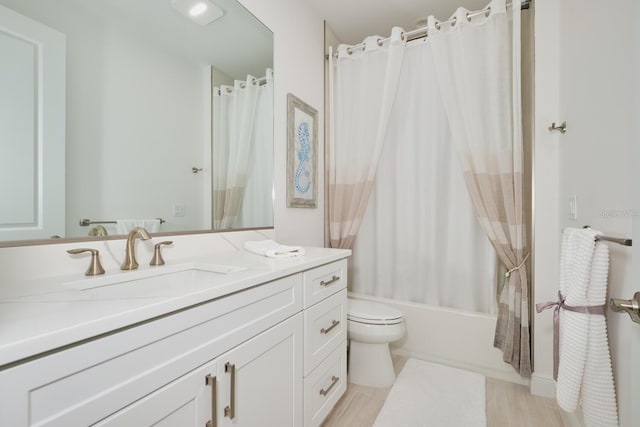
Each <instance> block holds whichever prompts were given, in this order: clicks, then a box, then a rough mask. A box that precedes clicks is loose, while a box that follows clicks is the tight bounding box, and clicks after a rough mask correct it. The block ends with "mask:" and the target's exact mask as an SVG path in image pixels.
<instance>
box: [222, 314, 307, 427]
mask: <svg viewBox="0 0 640 427" xmlns="http://www.w3.org/2000/svg"><path fill="white" fill-rule="evenodd" d="M302 330H303V319H302V313H300V314H297V315H296V316H294V317H292V318H290V319H288V320H286V321H284V322H282V323H280V324H278V325H276V326H274V327H273V328H271V329H269V330H267V331H266V332H263V333H262V334H260V335H258V336H256V337H255V338H253V339H251V340H249V341H247V342H246V343H244V344H241V345H239V346H238V347H236V348H234V349H233V350H231V351H229V352H227V353H225V354H223V355H222V356H220V357H219V358H218V375H217V377H218V384H219V388H218V402H219V406H218V420H219V423H218V425H219V426H221V427H223V426H245V427H255V426H278V427H286V426H302V390H303V379H302Z"/></svg>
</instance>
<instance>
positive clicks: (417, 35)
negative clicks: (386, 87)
mask: <svg viewBox="0 0 640 427" xmlns="http://www.w3.org/2000/svg"><path fill="white" fill-rule="evenodd" d="M532 1H533V0H523V1H522V3H521V5H520V10H529V7H530V6H531V2H532ZM506 6H507V7H510V6H512V3H511V2H508V3H506ZM487 12H488V9H481V10H476V11H473V12H469V13H467V19H471V18H473V17H474V16H478V15H482V14H483V13H487ZM455 20H456V18H455V17H454V18H452V19H448V20H446V21H438V22H437V23H436V26H437V28H438V29H440V25H442V24H451V23H454V22H455ZM427 32H428V27H421V28H417V29H415V30H411V31H407V32H405V33H402V37H403V38H404V39H405V40H406V41H408V42H410V41H413V40H418V39H422V38H425V37H427V36H428V34H427ZM389 40H390V37H386V38H384V39H378V45H379V46H382V45H383V44H384V43H385V42H387V41H389ZM364 47H365V44H364V43H359V44H356V45H353V46H350V47H348V48H347V52H348V53H349V54H351V52H353V50H355V49H362V48H364ZM334 55H335V56H336V58H337V57H338V52H336V53H335V54H334ZM325 59H329V54H326V55H325Z"/></svg>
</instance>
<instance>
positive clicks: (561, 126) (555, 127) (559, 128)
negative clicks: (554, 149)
mask: <svg viewBox="0 0 640 427" xmlns="http://www.w3.org/2000/svg"><path fill="white" fill-rule="evenodd" d="M554 130H557V131H560V133H565V132H566V131H567V122H562V123H560V124H559V125H556V122H553V123H551V126H549V132H551V131H554Z"/></svg>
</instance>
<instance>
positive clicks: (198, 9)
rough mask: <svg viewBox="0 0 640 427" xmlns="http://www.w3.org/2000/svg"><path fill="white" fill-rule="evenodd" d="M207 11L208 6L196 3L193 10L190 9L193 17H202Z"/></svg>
mask: <svg viewBox="0 0 640 427" xmlns="http://www.w3.org/2000/svg"><path fill="white" fill-rule="evenodd" d="M207 9H208V8H207V5H206V4H204V3H202V2H199V3H196V4H195V5H194V6H193V7H192V8H191V9H189V15H191V16H198V15H202V14H203V13H205V12H206V11H207Z"/></svg>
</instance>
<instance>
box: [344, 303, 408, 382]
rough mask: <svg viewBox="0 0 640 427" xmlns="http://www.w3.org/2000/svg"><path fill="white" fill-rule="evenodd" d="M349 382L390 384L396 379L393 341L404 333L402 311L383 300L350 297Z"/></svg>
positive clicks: (348, 320) (348, 323) (348, 321)
mask: <svg viewBox="0 0 640 427" xmlns="http://www.w3.org/2000/svg"><path fill="white" fill-rule="evenodd" d="M347 305H348V309H347V335H348V338H349V340H350V341H349V382H351V383H354V384H360V385H364V386H368V387H389V386H391V385H392V384H393V382H394V381H395V380H396V374H395V371H394V370H393V363H392V362H391V353H390V352H389V343H390V342H392V341H397V340H399V339H400V338H402V337H403V336H404V332H405V328H404V320H403V318H402V312H401V311H398V310H396V309H394V308H391V307H388V306H386V305H383V304H378V303H374V302H370V301H365V300H358V299H352V298H349V299H348V302H347Z"/></svg>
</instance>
